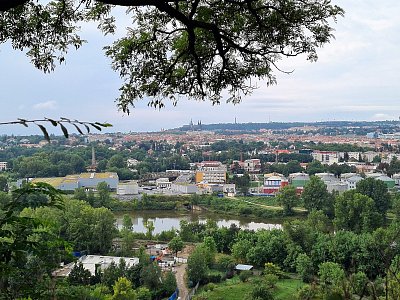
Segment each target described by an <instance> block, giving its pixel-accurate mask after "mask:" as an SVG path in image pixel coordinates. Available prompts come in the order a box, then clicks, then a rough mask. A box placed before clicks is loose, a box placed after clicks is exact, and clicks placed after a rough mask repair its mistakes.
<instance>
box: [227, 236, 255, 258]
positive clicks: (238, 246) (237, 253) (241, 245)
mask: <svg viewBox="0 0 400 300" xmlns="http://www.w3.org/2000/svg"><path fill="white" fill-rule="evenodd" d="M252 247H253V244H252V242H250V241H249V240H247V239H241V240H239V241H237V242H236V243H235V244H233V246H232V256H233V257H234V258H235V259H236V260H237V261H238V262H240V263H244V262H246V257H247V253H248V252H249V250H250V249H251V248H252Z"/></svg>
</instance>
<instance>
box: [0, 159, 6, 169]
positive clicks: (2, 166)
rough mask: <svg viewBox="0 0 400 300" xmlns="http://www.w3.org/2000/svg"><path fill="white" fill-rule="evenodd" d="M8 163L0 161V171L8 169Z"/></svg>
mask: <svg viewBox="0 0 400 300" xmlns="http://www.w3.org/2000/svg"><path fill="white" fill-rule="evenodd" d="M7 164H8V163H7V162H6V161H0V171H5V170H7V169H8V165H7Z"/></svg>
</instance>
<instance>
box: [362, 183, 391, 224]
mask: <svg viewBox="0 0 400 300" xmlns="http://www.w3.org/2000/svg"><path fill="white" fill-rule="evenodd" d="M356 191H357V192H358V193H360V194H363V195H366V196H368V197H370V198H372V200H374V202H375V207H376V210H377V211H378V212H379V213H380V214H381V216H382V218H383V219H384V218H385V217H386V212H387V210H388V209H389V207H390V195H389V193H388V188H387V186H386V184H385V183H384V182H383V181H382V180H375V179H374V178H366V179H363V180H361V181H359V182H358V183H357V186H356Z"/></svg>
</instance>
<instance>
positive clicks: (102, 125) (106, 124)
mask: <svg viewBox="0 0 400 300" xmlns="http://www.w3.org/2000/svg"><path fill="white" fill-rule="evenodd" d="M94 124H97V125H99V126H101V127H113V125H112V124H110V123H100V122H95V123H94Z"/></svg>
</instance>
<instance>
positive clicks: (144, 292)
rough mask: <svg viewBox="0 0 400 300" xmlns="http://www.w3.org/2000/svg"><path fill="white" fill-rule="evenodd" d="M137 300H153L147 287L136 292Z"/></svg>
mask: <svg viewBox="0 0 400 300" xmlns="http://www.w3.org/2000/svg"><path fill="white" fill-rule="evenodd" d="M136 294H137V300H151V292H150V290H149V289H148V288H146V287H140V288H138V289H137V290H136Z"/></svg>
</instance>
